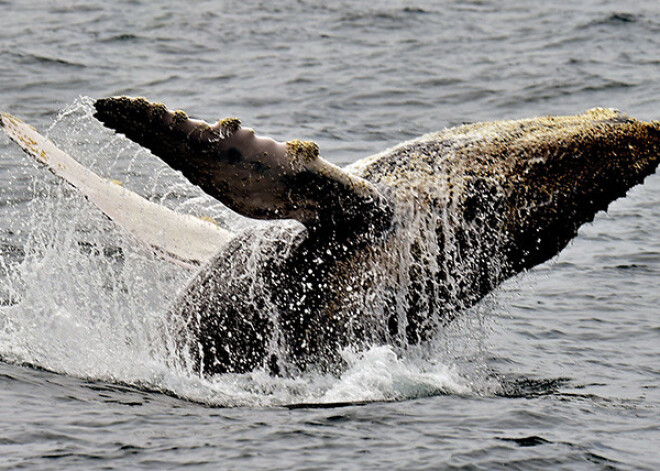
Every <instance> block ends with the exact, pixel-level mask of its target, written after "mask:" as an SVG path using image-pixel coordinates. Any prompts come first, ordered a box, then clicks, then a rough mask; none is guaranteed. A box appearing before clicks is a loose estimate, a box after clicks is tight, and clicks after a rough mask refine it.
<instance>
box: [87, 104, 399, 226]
mask: <svg viewBox="0 0 660 471" xmlns="http://www.w3.org/2000/svg"><path fill="white" fill-rule="evenodd" d="M94 107H95V108H96V113H95V115H94V116H95V117H96V118H97V119H99V120H100V121H101V122H103V124H104V125H105V126H106V127H109V128H111V129H114V130H115V131H117V132H120V133H122V134H124V135H126V136H127V137H128V138H129V139H131V140H133V141H135V142H137V143H138V144H140V145H142V146H144V147H146V148H148V149H149V150H151V151H152V153H154V154H155V155H156V156H158V157H160V158H161V159H162V160H163V161H164V162H165V163H167V164H168V165H170V166H171V167H173V168H174V169H176V170H179V171H181V172H182V173H183V175H184V176H185V177H186V178H188V180H190V182H192V183H193V184H195V185H197V186H199V187H200V188H201V189H202V190H204V191H205V192H206V193H207V194H209V195H211V196H213V197H214V198H216V199H218V200H219V201H221V202H222V203H224V204H225V205H226V206H228V207H229V208H231V209H233V210H234V211H236V212H238V213H239V214H242V215H244V216H247V217H251V218H255V219H295V220H298V221H300V222H301V223H303V224H304V225H305V226H306V227H307V228H308V229H309V230H310V232H312V233H314V234H316V235H318V236H323V237H328V236H331V237H334V238H350V237H353V238H354V237H355V236H359V235H362V234H364V233H368V232H382V231H383V230H385V228H386V227H389V221H390V217H391V209H390V208H389V205H388V203H387V200H386V199H385V198H384V197H383V196H382V195H381V194H380V192H379V191H378V189H377V188H376V187H375V186H374V185H373V184H371V183H369V182H368V181H366V180H364V179H362V178H360V177H358V176H355V175H352V174H350V173H348V172H345V171H343V170H342V169H340V168H339V167H337V166H335V165H333V164H331V163H330V162H328V161H326V160H324V159H323V158H322V157H321V156H320V153H319V147H318V145H317V144H316V143H315V142H312V141H301V140H297V139H294V140H290V141H288V142H286V143H282V142H278V141H275V140H273V139H270V138H266V137H259V136H257V135H256V134H255V132H254V131H253V130H252V129H249V128H244V127H242V123H241V121H240V120H239V119H238V118H225V119H222V120H220V121H218V122H217V123H216V124H214V125H210V124H209V123H206V122H204V121H199V120H194V119H190V118H188V116H187V115H186V114H185V113H184V112H182V111H174V112H172V111H170V110H168V109H167V108H165V106H164V105H162V104H159V103H151V102H149V101H147V100H145V99H143V98H129V97H115V98H104V99H100V100H97V101H96V102H95V103H94Z"/></svg>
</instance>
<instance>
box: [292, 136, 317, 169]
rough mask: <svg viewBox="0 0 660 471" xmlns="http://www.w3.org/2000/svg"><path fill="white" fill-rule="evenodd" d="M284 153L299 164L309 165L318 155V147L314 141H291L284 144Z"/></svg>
mask: <svg viewBox="0 0 660 471" xmlns="http://www.w3.org/2000/svg"><path fill="white" fill-rule="evenodd" d="M286 152H287V154H288V155H289V157H290V158H291V159H292V160H294V161H296V162H300V163H304V164H307V163H310V162H312V161H313V160H314V159H316V158H318V157H319V155H320V151H319V146H318V144H317V143H316V142H314V141H301V140H299V139H293V140H291V141H288V142H287V143H286Z"/></svg>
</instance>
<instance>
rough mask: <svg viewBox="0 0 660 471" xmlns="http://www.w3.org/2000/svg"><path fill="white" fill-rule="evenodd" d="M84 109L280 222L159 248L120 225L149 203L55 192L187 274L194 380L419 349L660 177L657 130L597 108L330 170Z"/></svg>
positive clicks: (160, 108) (258, 140)
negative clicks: (376, 350)
mask: <svg viewBox="0 0 660 471" xmlns="http://www.w3.org/2000/svg"><path fill="white" fill-rule="evenodd" d="M94 106H95V110H96V112H95V117H96V118H97V119H99V120H100V121H101V122H102V123H103V124H104V125H105V126H107V127H109V128H111V129H113V130H115V131H116V132H119V133H122V134H124V135H125V136H127V137H128V138H129V139H131V140H133V141H135V142H136V143H138V144H140V145H142V146H144V147H146V148H148V149H149V150H151V152H152V153H153V154H154V155H156V156H158V157H159V158H160V159H162V160H163V161H164V162H165V163H166V164H168V165H169V166H171V167H172V168H174V169H176V170H179V171H180V172H181V173H182V174H183V175H184V176H185V177H186V178H187V179H188V180H189V181H190V182H191V183H193V184H195V185H197V186H199V187H200V188H201V189H202V190H203V191H204V192H206V193H207V194H209V195H211V196H212V197H214V198H216V199H218V200H219V201H221V202H222V203H224V204H225V205H226V206H227V207H229V208H230V209H232V210H234V211H236V212H237V213H239V214H242V215H244V216H247V217H250V218H255V219H262V220H269V221H275V220H277V221H279V222H273V223H269V224H263V225H257V226H256V227H251V228H249V229H247V230H244V231H243V232H241V233H238V234H233V233H229V232H227V231H223V230H217V231H216V230H215V229H211V228H210V227H206V226H205V227H204V228H202V229H200V228H198V227H196V226H195V227H193V226H194V224H193V222H192V221H189V220H183V219H181V218H180V217H179V216H174V215H164V216H162V218H165V219H162V220H161V223H163V224H168V223H171V227H172V231H174V232H176V233H177V234H181V233H183V235H182V236H181V237H182V239H183V241H182V242H180V243H178V245H177V244H174V243H171V244H170V243H169V242H162V241H161V242H159V241H155V240H153V239H149V237H147V236H146V235H145V234H144V233H146V232H148V231H147V230H146V229H145V224H146V223H142V225H135V223H131V222H130V221H128V220H126V219H125V218H124V219H122V218H123V213H124V212H126V211H129V210H130V208H133V207H138V206H139V207H140V208H142V207H143V206H144V208H146V209H143V211H144V212H152V210H155V209H153V208H151V207H150V206H149V204H151V203H148V202H146V201H145V202H140V201H141V200H140V198H139V197H137V196H135V197H133V196H131V198H133V200H134V201H135V205H133V206H131V205H129V207H128V209H126V208H124V209H117V208H115V207H114V206H113V205H112V204H110V203H109V202H108V200H109V199H111V198H112V197H111V196H106V197H105V199H104V198H101V197H99V196H98V195H99V194H101V195H108V194H109V193H107V191H109V190H105V189H104V190H102V191H101V190H99V191H96V190H94V191H91V190H86V188H85V187H86V185H87V184H86V183H84V182H82V183H81V182H78V181H73V180H74V179H73V178H70V177H69V176H68V175H65V174H62V175H61V176H62V177H63V178H65V179H67V180H68V181H70V182H72V183H73V184H74V186H77V187H79V188H80V189H81V191H83V193H85V194H86V195H87V196H88V198H89V199H90V201H92V202H93V203H94V204H96V205H97V206H99V207H100V208H101V209H102V210H103V211H104V212H105V213H106V214H108V216H109V217H111V218H112V219H114V220H116V221H117V222H118V223H119V224H120V225H123V226H126V227H127V229H128V230H129V231H131V232H132V233H133V234H134V235H135V236H136V237H138V238H142V239H144V240H145V241H146V242H147V243H149V244H150V245H151V246H153V247H154V248H156V249H158V250H160V251H161V252H162V253H165V254H169V255H170V256H172V258H174V259H176V260H178V261H179V262H182V263H185V264H189V265H197V264H199V265H201V268H198V269H196V272H195V275H194V276H193V277H192V278H191V280H190V282H189V283H188V286H187V287H186V288H185V290H184V291H183V292H182V293H181V295H180V297H179V299H178V301H176V302H175V303H174V305H173V306H172V307H171V309H170V312H169V324H168V325H169V328H170V329H171V331H172V332H171V333H172V336H173V338H174V339H175V348H174V349H175V355H174V357H175V358H176V360H175V361H177V362H180V363H181V364H182V365H183V366H185V367H187V368H190V369H192V370H194V371H196V372H198V373H199V374H201V375H214V374H220V373H227V372H233V373H242V372H247V371H251V370H254V369H256V368H266V369H268V370H270V371H271V372H274V373H278V372H279V373H295V372H296V371H299V370H304V369H307V368H310V367H314V368H319V369H321V370H324V371H333V370H334V369H336V368H339V367H340V366H339V365H340V362H341V361H340V355H339V353H340V351H341V349H342V348H345V347H348V346H355V347H364V346H367V345H373V344H383V343H387V344H390V345H401V346H406V345H410V344H418V343H420V342H425V341H427V340H429V339H430V338H432V337H433V334H434V333H435V332H436V331H437V329H438V328H439V327H441V326H442V325H444V324H446V323H448V322H450V321H451V320H452V319H453V318H454V317H456V316H457V315H458V314H459V313H460V312H461V311H463V310H465V309H466V308H468V307H470V306H472V305H474V304H475V303H477V302H479V301H480V300H481V299H482V298H483V297H484V296H485V295H487V294H488V293H489V292H491V291H492V290H493V289H494V288H496V287H497V286H498V285H499V284H501V283H502V282H503V281H504V280H506V279H508V278H510V277H512V276H514V275H516V274H518V273H520V272H522V271H524V270H527V269H529V268H531V267H533V266H535V265H537V264H539V263H542V262H544V261H546V260H548V259H550V258H552V257H553V256H555V255H556V254H557V253H559V251H561V250H562V249H563V248H564V247H565V246H566V245H567V244H568V243H569V241H570V240H571V239H572V238H574V237H575V236H576V234H577V231H578V228H579V227H580V226H581V225H582V224H584V223H586V222H589V221H592V220H593V218H594V216H595V214H596V213H597V212H598V211H600V210H605V209H606V208H607V206H608V205H609V204H610V202H612V201H614V200H615V199H617V198H618V197H621V196H623V195H625V193H626V192H627V190H628V189H630V188H631V187H633V186H634V185H636V184H639V183H641V182H642V181H643V180H644V178H645V177H646V176H648V175H650V174H652V173H653V172H654V171H655V170H656V167H657V166H658V163H659V160H660V122H644V121H638V120H636V119H633V118H630V117H628V116H627V115H625V114H623V113H620V112H618V111H616V110H611V109H602V108H596V109H592V110H589V111H587V112H585V113H583V114H580V115H576V116H561V117H538V118H533V119H523V120H516V121H497V122H487V123H476V124H466V125H463V126H459V127H455V128H450V129H445V130H443V131H439V132H435V133H431V134H427V135H425V136H422V137H420V138H417V139H414V140H411V141H408V142H404V143H402V144H399V145H397V146H395V147H392V148H390V149H388V150H385V151H384V152H382V153H379V154H377V155H374V156H371V157H367V158H365V159H363V160H360V161H358V162H355V163H354V164H352V165H349V166H348V167H345V168H339V167H337V166H335V165H333V164H331V163H329V162H328V161H326V160H324V159H323V158H322V157H321V156H320V152H319V148H318V146H317V145H316V144H315V143H313V142H309V141H308V142H304V141H300V140H292V141H288V142H286V143H280V142H277V141H275V140H272V139H269V138H264V137H259V136H257V135H256V133H255V132H254V131H253V130H251V129H248V128H244V127H243V126H242V124H241V122H240V121H239V120H238V119H236V118H226V119H223V120H220V121H218V122H217V123H215V124H209V123H206V122H204V121H199V120H194V119H190V118H188V116H187V115H186V114H185V113H184V112H182V111H171V110H168V109H167V108H166V107H165V106H164V105H162V104H158V103H152V102H149V101H147V100H145V99H142V98H129V97H115V98H106V99H100V100H97V101H96V102H95V104H94ZM12 123H14V122H13V121H12V122H10V120H8V118H7V116H5V117H4V119H3V127H4V128H5V131H7V132H8V134H10V137H12V139H15V140H17V142H19V141H20V142H19V144H21V143H22V144H21V146H22V147H23V148H24V149H25V150H26V151H28V152H29V153H31V154H33V155H36V154H38V151H37V150H36V149H35V148H34V145H33V144H32V143H31V142H34V139H37V138H36V137H28V138H23V139H21V138H20V137H19V138H17V137H16V136H15V135H14V136H12V131H11V129H13V128H12V126H13V125H15V123H14V124H12ZM14 134H16V132H14ZM62 158H64V157H62ZM44 162H45V159H44ZM47 165H49V164H48V163H47ZM50 165H51V170H53V171H54V172H56V173H57V172H58V171H61V170H58V169H59V167H58V168H56V166H54V165H52V164H50ZM99 185H100V184H99ZM104 188H105V187H104ZM108 188H110V187H109V186H108ZM112 191H115V192H117V191H119V190H117V189H113V190H112ZM122 191H123V190H122ZM95 198H96V199H99V198H100V200H101V203H99V202H97V201H96V200H95ZM133 200H131V201H133ZM140 205H142V206H140ZM280 220H293V221H297V222H287V221H280ZM152 224H154V225H157V224H159V220H158V219H157V218H156V219H154V220H153V222H152ZM195 224H199V223H198V222H196V223H195ZM188 227H190V233H191V234H193V232H194V234H197V235H195V236H194V237H193V236H192V235H191V236H190V239H189V240H190V244H186V243H185V238H186V236H185V232H186V230H187V228H188ZM195 231H196V232H195ZM200 231H201V232H200ZM200 234H201V235H200ZM147 239H148V240H147ZM198 246H203V247H202V248H203V250H202V249H201V248H200V247H198ZM212 253H214V254H213V255H211V254H212Z"/></svg>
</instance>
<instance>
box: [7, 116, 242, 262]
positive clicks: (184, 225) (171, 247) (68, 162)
mask: <svg viewBox="0 0 660 471" xmlns="http://www.w3.org/2000/svg"><path fill="white" fill-rule="evenodd" d="M0 129H2V130H3V131H4V132H5V133H6V134H7V136H9V138H10V139H11V140H12V141H14V142H16V144H18V145H19V146H20V147H21V149H23V150H24V151H25V152H26V153H27V154H29V155H30V156H32V157H34V158H35V159H36V160H37V161H38V162H40V163H41V164H43V165H45V166H46V167H47V168H48V169H49V170H50V171H51V172H53V173H54V174H55V175H57V176H58V177H60V178H61V179H62V180H64V181H66V182H68V183H69V184H71V185H73V186H74V187H75V188H76V189H77V190H78V191H79V192H80V193H81V194H83V195H84V196H85V197H86V198H87V199H88V200H89V201H90V202H91V203H93V204H94V205H95V206H96V207H97V208H99V209H100V210H101V211H103V213H105V215H106V216H108V217H109V218H110V219H112V220H113V221H114V222H115V223H117V225H119V226H121V227H123V228H124V229H125V230H126V231H128V232H129V233H131V234H132V235H133V236H134V237H135V238H136V239H137V240H139V241H141V242H143V243H144V244H145V245H146V246H148V247H150V248H151V249H152V250H153V251H154V252H155V253H157V254H158V255H160V256H162V257H163V258H165V259H166V260H168V261H171V262H175V263H177V264H180V265H183V266H185V267H188V268H193V267H196V266H198V265H200V264H203V263H206V262H207V261H208V260H210V259H211V258H212V257H213V256H214V255H215V253H216V252H218V250H220V249H221V248H222V247H223V246H224V245H225V244H226V243H227V242H229V240H230V239H231V238H232V237H233V234H231V233H230V232H228V231H226V230H224V229H221V228H220V227H218V226H217V224H214V223H212V222H210V221H206V220H204V219H200V218H197V217H195V216H191V215H188V214H180V213H177V212H175V211H172V210H171V209H169V208H166V207H165V206H161V205H159V204H156V203H154V202H152V201H149V200H146V199H145V198H143V197H141V196H140V195H138V194H136V193H134V192H132V191H130V190H128V189H127V188H124V187H123V186H121V185H119V184H117V182H116V181H114V180H109V179H107V178H103V177H100V176H99V175H97V174H96V173H94V172H92V171H91V170H89V169H88V168H87V167H84V166H83V165H81V164H80V163H78V162H77V161H76V160H75V159H74V158H73V157H71V156H70V155H69V154H67V153H66V152H64V151H62V150H60V149H59V148H57V146H55V144H54V143H53V142H52V141H50V140H49V139H46V138H45V137H44V136H42V135H41V134H39V133H38V132H37V131H36V130H35V129H34V128H33V127H32V126H29V125H27V124H25V123H24V122H23V121H21V120H20V119H18V118H15V117H13V116H11V115H9V114H6V113H0Z"/></svg>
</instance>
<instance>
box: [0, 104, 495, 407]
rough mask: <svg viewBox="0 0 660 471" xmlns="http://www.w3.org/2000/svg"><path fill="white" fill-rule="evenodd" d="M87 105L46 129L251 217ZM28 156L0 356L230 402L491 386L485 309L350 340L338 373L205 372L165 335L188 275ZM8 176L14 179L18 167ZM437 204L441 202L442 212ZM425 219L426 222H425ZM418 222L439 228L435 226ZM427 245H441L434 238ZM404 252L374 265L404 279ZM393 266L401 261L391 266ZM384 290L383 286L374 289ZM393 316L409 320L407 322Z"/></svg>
mask: <svg viewBox="0 0 660 471" xmlns="http://www.w3.org/2000/svg"><path fill="white" fill-rule="evenodd" d="M92 113H93V108H92V106H91V100H90V99H89V98H80V99H78V100H77V101H76V102H74V103H73V104H72V105H71V106H70V107H68V108H67V109H65V110H64V111H62V112H61V113H60V114H59V115H58V117H57V119H56V120H55V122H54V123H53V124H52V126H50V128H49V129H48V134H49V137H50V138H51V139H53V140H54V141H55V142H56V143H57V144H58V146H60V147H61V148H62V149H63V150H65V151H67V152H69V153H70V154H72V155H73V156H75V158H76V159H77V160H79V161H80V162H81V163H82V164H83V165H86V166H88V167H90V168H92V169H93V170H94V171H95V172H97V173H99V174H101V175H104V176H107V177H110V178H117V177H121V178H118V179H121V180H122V182H123V184H124V185H126V186H127V187H129V188H131V189H132V190H133V191H136V192H138V193H140V194H143V195H151V198H152V199H154V200H156V201H158V202H159V203H160V204H164V205H166V206H169V207H172V208H174V209H177V210H180V211H185V212H188V213H193V214H197V215H207V216H212V217H213V218H214V219H216V220H217V221H220V223H221V224H222V225H225V226H227V227H230V228H231V229H233V230H240V229H242V228H244V227H246V226H247V225H248V224H254V223H253V222H250V221H247V220H245V219H244V218H241V217H240V216H236V215H234V214H233V213H231V212H229V211H228V210H227V209H226V208H224V207H223V206H222V205H221V204H219V203H217V202H216V201H214V200H212V199H211V198H209V197H208V196H206V195H205V194H203V193H202V192H201V191H199V190H198V189H197V188H194V187H192V186H191V185H189V184H188V183H187V182H185V181H184V180H183V178H182V177H181V176H180V175H178V174H177V173H176V172H174V171H172V170H171V169H170V168H168V167H167V166H165V165H163V164H162V163H160V162H159V161H158V160H157V159H155V158H153V157H152V156H151V155H150V154H148V153H147V152H146V151H144V150H143V149H141V148H140V147H138V146H136V145H134V144H132V143H129V142H128V141H127V140H126V139H124V138H122V137H119V136H117V135H115V134H114V133H111V132H109V131H107V130H105V129H104V128H102V126H101V125H100V124H99V123H98V122H96V120H94V119H93V117H92ZM15 154H16V156H15V158H16V159H20V158H21V157H20V155H19V153H18V152H15ZM25 167H26V168H28V169H29V174H30V182H31V183H30V190H29V191H30V192H31V195H30V198H29V201H28V202H26V203H24V204H23V203H21V204H9V205H6V206H3V208H2V213H0V220H2V221H3V224H5V225H6V227H7V231H6V233H5V232H3V238H7V239H8V240H7V241H2V242H3V244H4V243H5V242H6V245H7V246H12V247H15V248H16V250H14V251H4V252H3V254H2V257H0V265H1V267H2V270H0V275H1V276H2V278H0V286H1V287H2V290H1V291H0V294H1V295H2V304H3V306H2V307H0V358H2V359H3V360H5V361H11V362H16V363H27V364H30V365H35V366H38V367H41V368H45V369H48V370H52V371H55V372H60V373H65V374H71V375H75V376H79V377H83V378H89V379H96V380H106V381H116V382H121V383H127V384H134V385H138V386H141V387H146V388H149V389H157V390H162V391H165V392H167V393H171V394H175V395H177V396H180V397H183V398H186V399H189V400H194V401H199V402H203V403H208V404H213V405H223V406H231V405H281V404H298V403H337V402H364V401H392V400H401V399H406V398H415V397H422V396H429V395H436V394H481V393H484V392H488V391H490V390H491V388H492V385H490V384H489V383H488V381H486V380H483V379H482V378H483V377H484V376H483V375H482V369H481V368H482V367H483V362H482V363H479V361H476V363H479V364H480V365H481V366H479V367H475V366H474V365H475V364H476V363H475V362H474V359H475V358H478V357H479V351H480V349H481V346H482V344H483V339H484V336H485V333H484V332H485V329H484V328H483V325H482V322H483V319H484V317H483V314H482V313H481V314H480V313H479V309H476V311H475V312H473V315H467V316H466V317H465V318H464V319H465V320H464V321H462V322H457V323H454V324H453V325H452V326H450V328H447V329H445V330H444V331H443V332H442V333H441V334H440V335H439V336H438V338H437V339H436V340H435V341H434V342H433V345H432V346H431V347H430V348H426V349H423V350H422V349H420V350H417V351H416V349H415V348H410V349H408V350H406V352H405V353H403V352H402V351H400V350H398V349H395V348H394V347H390V346H379V347H368V348H366V349H365V350H363V351H354V350H350V349H349V350H345V351H343V352H342V353H341V355H342V358H343V360H344V362H345V364H346V367H345V368H344V370H343V372H342V373H341V374H340V375H339V376H335V375H331V374H322V373H319V372H315V371H313V370H311V371H308V372H306V373H304V374H302V375H301V376H299V377H295V378H282V377H273V376H271V375H269V374H268V373H266V372H265V371H254V372H252V373H248V374H242V375H233V374H228V375H222V376H217V377H214V378H210V379H209V378H201V377H199V376H198V375H195V374H194V373H192V372H191V370H190V368H187V367H183V366H180V365H179V364H178V363H177V362H176V361H173V359H172V357H171V355H172V353H171V352H172V349H171V348H168V342H169V341H170V339H169V337H168V334H167V332H168V325H167V319H166V312H167V308H168V306H169V305H170V304H171V303H172V302H174V300H175V299H176V297H177V293H178V292H180V291H181V290H182V289H183V288H184V287H185V285H186V281H187V280H188V279H189V277H190V276H191V274H190V273H189V272H187V271H185V270H184V269H182V268H180V267H177V266H175V265H171V264H168V263H166V262H164V261H162V260H160V259H158V258H157V257H156V256H154V255H153V254H152V253H151V252H149V251H148V250H146V249H144V248H142V247H141V246H139V245H138V244H137V243H136V241H134V240H132V239H131V237H130V235H128V234H126V233H124V232H122V231H121V230H120V229H118V228H116V227H115V226H114V225H113V224H112V223H111V222H110V221H109V220H107V218H105V216H104V215H103V214H102V213H100V212H99V211H98V210H97V209H96V208H94V207H93V206H91V205H90V204H89V203H88V202H87V201H86V200H85V199H84V198H82V197H80V196H79V195H78V194H77V193H76V192H75V191H74V190H72V189H70V188H69V187H67V186H66V185H64V184H62V183H61V182H59V181H58V180H57V179H56V178H55V177H54V176H52V175H50V174H49V173H48V172H44V170H43V169H42V168H38V167H33V168H29V164H27V163H26V164H25ZM17 171H20V172H22V171H23V169H20V170H17ZM12 181H13V182H14V184H20V182H19V179H18V177H15V178H14V179H13V180H12ZM25 191H26V192H28V190H27V188H26V189H25ZM442 217H446V215H444V216H443V215H442V214H438V215H437V218H436V219H438V220H440V219H442ZM417 226H418V227H417ZM417 226H416V227H417V229H418V230H423V227H422V225H421V223H420V224H418V225H417ZM424 233H425V234H427V235H429V234H430V235H431V236H433V237H436V236H435V230H433V231H425V232H424ZM7 234H9V235H7ZM12 237H13V238H12ZM396 243H400V244H403V245H404V246H405V247H407V248H406V251H399V252H396V251H395V252H392V257H395V258H396V257H399V258H400V257H402V255H401V254H402V253H404V252H405V254H406V256H407V257H409V256H410V254H411V253H414V252H415V250H419V248H417V249H415V248H414V247H412V246H413V243H412V242H411V241H410V240H408V241H404V240H397V241H396ZM424 244H425V245H427V246H429V247H436V248H437V247H438V242H437V241H433V240H430V241H425V242H424ZM422 252H423V255H424V257H425V261H422V262H421V263H422V264H424V266H425V267H426V269H429V267H430V269H431V270H436V271H437V270H439V269H440V268H439V267H437V266H435V265H433V263H434V262H433V263H431V262H429V260H435V259H436V257H435V256H434V255H435V254H434V253H433V252H432V251H430V252H429V251H426V252H424V251H422ZM407 262H408V260H388V261H387V263H385V264H383V265H381V266H380V268H379V269H378V270H377V272H376V273H375V275H374V276H375V277H376V278H382V279H385V278H388V277H389V278H391V277H392V276H394V277H395V279H398V282H399V284H401V285H405V284H406V280H407V278H406V277H410V271H409V269H405V270H403V267H406V263H407ZM392 266H398V267H400V268H402V270H403V271H401V272H400V273H395V274H393V273H391V272H390V271H389V267H392ZM404 278H406V279H404ZM383 286H388V285H387V284H383ZM390 294H391V293H390ZM381 295H385V293H378V292H376V293H374V296H375V297H378V296H381ZM380 303H381V304H382V300H381V301H380ZM378 305H379V302H378V300H375V299H372V302H371V303H369V302H367V303H365V304H364V306H363V308H368V309H373V310H374V312H373V313H372V314H373V315H374V316H378V315H382V313H379V312H376V311H377V310H378ZM401 308H402V309H403V308H404V306H401ZM475 319H476V321H475ZM475 322H476V324H475ZM399 329H405V323H402V324H401V326H400V327H399ZM466 332H469V334H467V335H466ZM466 336H467V337H468V338H466ZM456 339H458V340H456ZM458 344H460V345H461V348H456V347H457V345H458ZM466 351H471V354H468V355H465V353H466ZM457 357H460V358H463V359H464V360H463V361H461V360H460V359H458V358H457ZM176 365H179V366H176Z"/></svg>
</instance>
